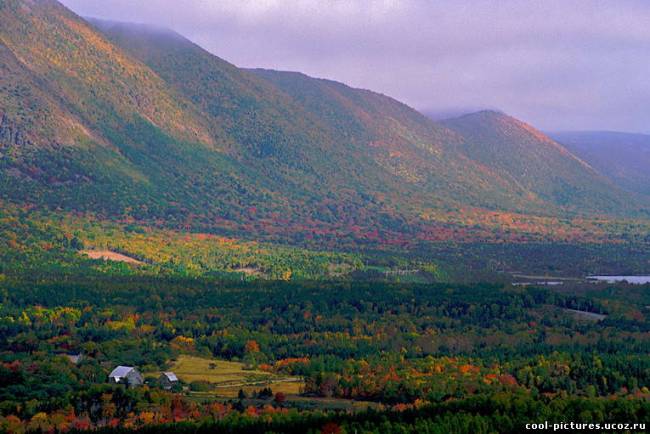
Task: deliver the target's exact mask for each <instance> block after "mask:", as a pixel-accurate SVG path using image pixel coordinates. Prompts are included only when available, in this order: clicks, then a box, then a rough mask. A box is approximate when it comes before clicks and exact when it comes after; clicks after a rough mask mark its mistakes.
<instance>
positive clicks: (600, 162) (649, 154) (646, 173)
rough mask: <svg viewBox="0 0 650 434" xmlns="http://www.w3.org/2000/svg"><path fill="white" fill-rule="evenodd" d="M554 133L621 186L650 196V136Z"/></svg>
mask: <svg viewBox="0 0 650 434" xmlns="http://www.w3.org/2000/svg"><path fill="white" fill-rule="evenodd" d="M551 136H552V137H553V138H554V139H555V140H557V141H558V142H560V143H562V144H563V145H564V146H566V147H567V148H568V149H570V150H571V152H573V153H574V154H575V155H577V156H579V157H580V158H581V159H582V160H584V161H586V162H588V163H589V164H590V165H591V166H592V167H594V168H595V169H597V170H598V171H599V172H600V173H602V174H603V175H605V176H607V177H608V178H609V179H611V180H612V181H613V182H614V183H616V184H617V185H618V186H619V187H621V188H623V189H625V190H628V191H632V192H635V193H640V194H643V195H646V196H650V170H649V168H650V135H647V134H632V133H621V132H612V131H567V132H557V133H551Z"/></svg>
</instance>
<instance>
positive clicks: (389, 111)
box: [0, 0, 640, 237]
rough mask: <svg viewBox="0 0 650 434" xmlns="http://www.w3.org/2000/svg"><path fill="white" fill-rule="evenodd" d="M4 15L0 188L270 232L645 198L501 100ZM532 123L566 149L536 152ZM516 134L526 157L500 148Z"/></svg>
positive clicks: (75, 206) (124, 29) (97, 207)
mask: <svg viewBox="0 0 650 434" xmlns="http://www.w3.org/2000/svg"><path fill="white" fill-rule="evenodd" d="M0 23H1V24H2V26H1V28H0V57H1V58H2V63H1V64H0V65H1V66H0V68H3V71H5V72H6V73H5V74H3V76H2V77H0V84H2V86H0V97H1V98H2V101H3V106H2V108H1V109H0V120H1V121H0V154H2V155H3V157H0V179H2V180H3V182H4V184H3V185H5V187H3V189H2V190H1V191H0V195H1V196H0V198H2V199H4V200H11V201H18V202H21V201H22V202H28V203H33V204H37V205H40V206H47V207H51V208H54V209H59V208H61V209H64V210H68V211H76V212H92V213H99V214H101V215H104V216H107V217H114V218H134V219H136V220H143V221H150V222H157V224H165V225H172V226H175V227H184V228H192V229H198V230H217V229H218V228H223V227H232V228H235V227H236V228H238V229H237V230H240V231H245V232H247V233H250V234H252V235H260V236H267V235H270V236H274V237H279V236H288V234H290V233H293V232H295V233H300V234H302V235H300V236H305V234H309V233H312V234H313V233H321V232H322V233H327V232H329V231H333V230H335V231H336V233H342V232H341V231H343V232H346V231H347V232H348V233H351V234H352V236H353V237H356V236H357V235H358V234H359V233H375V232H377V231H398V232H404V233H417V231H418V230H419V229H418V227H419V225H421V224H423V222H422V220H421V218H420V216H421V215H423V214H426V215H429V216H430V215H435V214H436V212H437V211H440V212H442V213H446V212H448V211H450V210H456V211H457V212H458V213H459V215H462V210H463V209H465V208H468V207H469V208H472V209H473V210H478V209H486V210H495V211H499V210H500V211H504V212H515V213H531V214H537V215H569V216H571V215H583V216H589V215H592V216H593V215H630V214H633V213H635V212H638V211H639V210H638V209H635V208H634V207H630V206H628V205H626V204H625V194H623V196H622V198H623V199H621V198H620V197H617V195H618V194H619V192H618V190H616V189H613V188H612V186H611V184H610V183H609V182H608V181H607V180H606V179H604V178H602V179H601V178H600V177H598V176H597V175H595V174H594V173H592V172H591V171H590V170H589V168H588V167H584V166H582V165H580V164H578V162H577V161H574V157H573V154H570V153H569V152H568V151H566V152H565V150H564V148H562V147H561V145H559V144H557V143H556V142H554V141H553V140H551V139H550V138H548V137H546V136H544V135H543V134H542V133H541V132H539V131H538V130H535V129H533V128H532V127H530V126H528V125H527V124H525V123H522V122H520V121H518V120H516V119H514V118H510V117H507V116H505V115H499V116H500V117H497V118H494V116H493V115H489V116H488V115H486V114H485V113H483V115H477V116H478V117H477V116H474V117H469V118H462V119H456V120H446V121H442V122H434V121H432V120H430V119H428V118H427V117H426V116H424V115H423V114H421V113H419V112H417V111H416V110H414V109H412V108H411V107H409V106H407V105H405V104H403V103H401V102H399V101H397V100H394V99H392V98H390V97H388V96H385V95H381V94H378V93H375V92H372V91H370V90H363V89H355V88H351V87H349V86H347V85H345V84H342V83H338V82H335V81H332V80H326V79H314V78H311V77H308V76H306V75H304V74H301V73H291V72H281V71H271V70H262V69H255V70H244V69H241V68H238V67H236V66H235V65H232V64H230V63H229V62H227V61H225V60H223V59H220V58H219V57H217V56H214V55H213V54H211V53H209V52H207V51H206V50H204V49H203V48H201V47H200V46H198V45H197V44H194V43H193V42H191V41H189V40H187V39H186V38H184V37H182V36H181V35H179V34H177V33H175V32H172V31H169V30H165V29H160V28H156V29H153V30H152V29H151V27H150V26H142V25H131V24H128V23H116V22H109V23H106V22H103V21H101V20H99V21H98V20H96V19H91V20H90V22H86V21H84V20H82V19H81V18H79V17H77V16H76V15H74V14H73V13H72V12H70V11H68V10H67V9H65V8H64V7H63V6H61V5H60V4H58V3H57V2H55V1H47V2H30V1H27V0H7V2H4V3H3V4H2V5H0ZM5 23H7V25H5ZM64 59H65V61H64ZM23 70H24V71H26V72H27V74H24V73H23ZM486 117H487V119H485V118H486ZM524 139H525V143H526V144H527V146H529V148H530V149H528V150H526V152H532V151H531V150H538V149H541V150H542V151H539V152H541V154H542V155H551V156H552V157H553V158H552V159H550V160H548V161H546V162H545V161H544V160H543V159H542V158H537V159H534V161H533V163H530V162H528V163H526V161H527V160H526V158H528V157H527V154H526V153H525V152H524V150H525V149H524V148H523V147H522V146H521V143H520V140H524ZM28 142H29V143H28ZM482 149H491V152H492V153H493V155H492V156H491V157H490V158H488V157H487V156H486V155H484V154H481V152H482V151H481V150H482ZM508 149H512V150H518V152H519V154H517V153H513V155H517V158H518V159H514V160H508V159H505V161H506V163H505V165H504V163H503V162H502V161H501V160H504V159H502V158H501V159H500V158H496V160H495V157H494V156H495V155H496V156H499V155H506V156H508V152H506V151H507V150H508ZM528 159H529V160H530V158H528ZM524 163H526V164H524ZM542 163H543V164H542ZM521 168H523V169H521ZM567 168H570V169H571V170H568V169H567ZM520 169H521V170H522V171H521V172H517V171H518V170H520ZM524 169H525V170H524ZM545 173H546V174H547V173H554V177H553V179H546V178H548V177H545V176H544V174H545ZM531 174H532V175H531ZM639 207H640V205H639ZM456 211H454V212H456ZM280 234H283V235H280ZM310 236H311V235H310Z"/></svg>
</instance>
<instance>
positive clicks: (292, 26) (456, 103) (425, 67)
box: [63, 0, 650, 132]
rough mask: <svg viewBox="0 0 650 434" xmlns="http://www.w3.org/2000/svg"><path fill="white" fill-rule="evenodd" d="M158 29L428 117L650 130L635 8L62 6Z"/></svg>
mask: <svg viewBox="0 0 650 434" xmlns="http://www.w3.org/2000/svg"><path fill="white" fill-rule="evenodd" d="M63 3H64V4H66V5H67V6H69V7H70V8H72V9H73V10H74V11H75V12H77V13H79V14H81V15H87V16H95V17H101V18H107V19H114V20H121V21H132V22H142V23H150V24H156V25H162V26H166V27H170V28H172V29H174V30H176V31H178V32H179V33H181V34H183V35H185V36H186V37H188V38H189V39H191V40H193V41H195V42H197V43H198V44H200V45H201V46H203V47H204V48H206V49H208V50H209V51H211V52H213V53H214V54H216V55H218V56H220V57H223V58H225V59H226V60H229V61H231V62H233V63H235V64H236V65H239V66H244V67H265V68H274V69H283V70H298V71H302V72H305V73H307V74H309V75H313V76H317V77H326V78H331V79H335V80H339V81H342V82H345V83H347V84H350V85H352V86H356V87H363V88H368V89H372V90H375V91H378V92H382V93H385V94H388V95H391V96H393V97H395V98H397V99H399V100H402V101H404V102H406V103H408V104H410V105H412V106H414V107H416V108H418V109H421V110H423V111H424V110H427V111H433V112H440V111H449V110H458V109H463V108H480V107H490V108H500V109H502V110H504V111H505V112H507V113H510V114H512V115H514V116H517V117H520V118H522V119H524V120H527V121H529V122H531V123H533V124H534V125H536V126H539V127H541V128H544V129H552V130H555V129H612V130H627V131H641V132H650V79H649V78H648V77H650V26H649V25H648V23H650V4H648V3H647V2H646V1H644V0H637V1H626V0H619V1H614V0H610V1H604V0H529V1H520V0H504V1H499V0H492V1H487V0H444V1H425V0H420V1H418V0H403V1H399V0H392V1H391V0H383V1H382V0H375V1H373V0H348V1H345V0H330V1H326V0H295V1H286V0H258V1H247V0H220V1H217V0H183V1H179V0H63Z"/></svg>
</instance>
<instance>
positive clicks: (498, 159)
mask: <svg viewBox="0 0 650 434" xmlns="http://www.w3.org/2000/svg"><path fill="white" fill-rule="evenodd" d="M442 123H443V124H444V125H446V126H448V127H449V128H451V129H453V130H454V131H456V132H458V133H459V134H461V135H462V136H463V139H464V140H463V143H462V145H461V149H462V152H464V153H465V154H466V155H468V156H469V157H470V158H472V159H473V160H475V161H477V162H479V163H480V164H482V165H484V166H486V167H489V168H490V169H491V170H493V171H494V172H495V173H497V174H498V175H499V176H502V177H504V178H506V179H508V180H510V181H511V182H513V183H515V184H517V185H519V186H521V187H522V188H524V189H525V190H527V191H529V192H530V194H531V197H532V198H535V199H541V200H543V201H544V202H546V203H549V204H553V205H557V206H560V207H563V208H564V209H566V210H570V211H573V212H578V213H579V212H585V211H587V212H593V213H598V212H603V211H604V212H609V213H614V214H615V213H617V212H619V213H620V212H621V211H622V212H634V211H636V210H635V209H634V208H635V207H634V205H632V204H631V203H630V196H629V195H628V194H626V193H625V192H623V191H622V190H621V189H619V188H618V187H616V186H615V185H614V184H613V183H611V182H610V181H609V180H608V179H606V178H605V177H604V176H602V175H601V174H600V173H598V172H597V171H596V170H595V169H594V168H593V167H591V166H590V165H589V164H588V163H586V162H584V161H583V160H580V159H579V158H578V157H576V156H575V155H573V154H572V153H571V152H570V151H569V150H567V149H566V148H565V147H563V146H562V145H560V144H559V143H557V142H555V141H553V140H552V139H551V138H549V137H548V136H546V135H545V134H544V133H542V132H540V131H538V130H536V129H535V128H533V127H532V126H530V125H528V124H525V123H523V122H521V121H519V120H517V119H514V118H512V117H510V116H507V115H505V114H503V113H499V112H495V111H482V112H478V113H474V114H469V115H465V116H461V117H459V118H455V119H449V120H446V121H443V122H442Z"/></svg>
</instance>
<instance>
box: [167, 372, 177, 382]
mask: <svg viewBox="0 0 650 434" xmlns="http://www.w3.org/2000/svg"><path fill="white" fill-rule="evenodd" d="M163 375H164V376H165V377H167V379H168V380H169V381H178V377H177V376H176V374H174V373H173V372H163Z"/></svg>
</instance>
